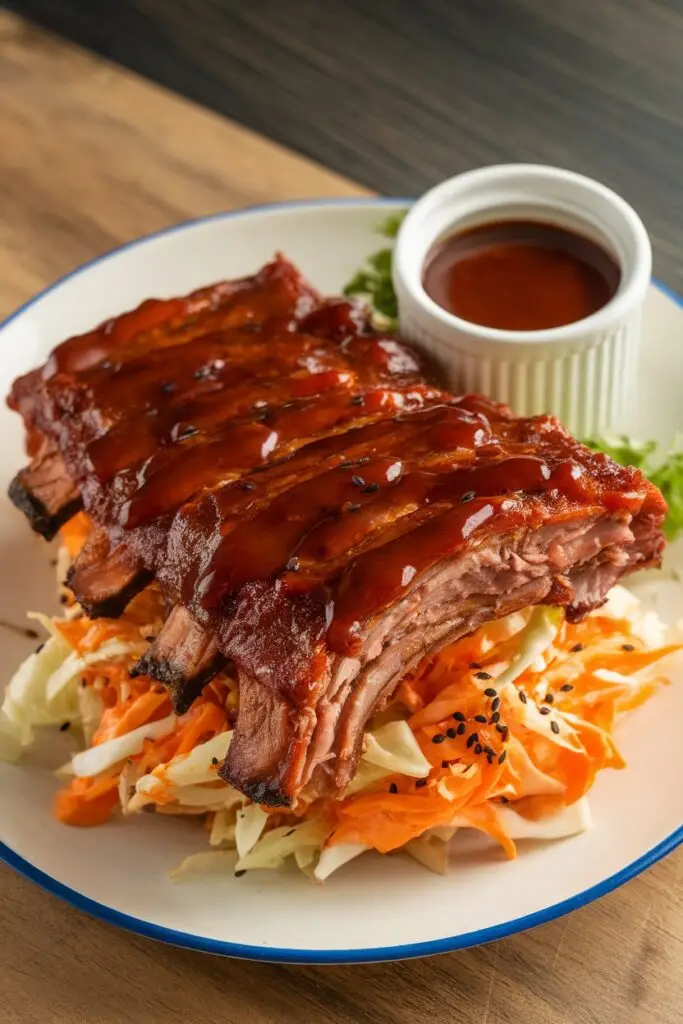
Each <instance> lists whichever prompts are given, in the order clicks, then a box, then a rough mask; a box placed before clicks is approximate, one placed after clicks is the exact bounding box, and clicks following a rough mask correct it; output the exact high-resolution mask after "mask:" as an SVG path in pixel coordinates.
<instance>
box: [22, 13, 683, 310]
mask: <svg viewBox="0 0 683 1024" xmlns="http://www.w3.org/2000/svg"><path fill="white" fill-rule="evenodd" d="M9 5H10V6H13V7H15V8H16V9H17V10H19V11H22V12H24V13H26V14H28V15H30V16H31V17H33V18H36V19H37V20H39V21H41V22H42V23H43V24H45V25H46V26H48V27H49V28H52V29H53V30H55V31H58V32H61V33H63V34H64V35H66V36H68V37H70V38H73V39H75V40H76V41H78V42H81V43H82V44H84V45H86V46H89V47H91V48H93V49H94V50H96V51H97V52H99V53H101V54H104V55H105V56H107V57H110V58H112V59H114V60H116V61H118V62H120V63H122V64H124V65H126V66H128V67H132V68H134V69H135V70H137V71H139V72H142V73H144V74H146V75H148V76H150V77H151V78H153V79H155V80H156V81H158V82H161V83H163V84H164V85H166V86H168V87H169V88H172V89H175V90H177V91H179V92H181V93H183V94H185V95H187V96H190V97H192V98H194V99H195V100H198V101H199V102H201V103H203V104H205V105H207V106H209V107H212V108H214V109H216V110H219V111H221V112H222V113H223V114H226V115H227V116H229V117H232V118H235V119H237V120H238V121H241V122H242V123H244V124H247V125H249V126H251V127H252V128H254V129H256V130H257V131H260V132H262V133H264V134H265V135H267V136H268V137H269V138H273V139H277V140H278V141H280V142H282V143H284V144H285V145H288V146H292V147H293V148H295V149H297V150H298V151H300V152H302V153H306V154H308V155H309V156H312V157H314V158H315V159H317V160H320V161H322V162H323V163H324V164H326V165H327V166H329V167H334V168H335V169H337V170H338V171H340V172H342V173H344V174H348V175H350V176H351V177H353V178H354V179H356V180H358V181H362V182H365V184H367V185H368V186H370V187H372V188H374V189H376V190H378V191H380V192H385V193H389V194H394V195H416V194H418V193H419V192H421V191H423V190H424V188H425V187H426V186H428V185H431V184H434V183H435V182H436V181H438V180H439V179H441V178H444V177H448V176H449V175H451V174H455V173H456V172H458V171H461V170H465V169H467V168H469V167H474V166H477V165H480V164H486V163H496V162H499V161H501V160H503V161H506V160H527V161H540V162H544V163H555V164H560V165H564V166H567V167H571V168H573V169H574V170H578V171H583V172H584V173H587V174H591V175H593V176H594V177H597V178H599V179H601V180H603V181H605V182H607V183H608V184H610V185H612V186H613V187H614V188H616V189H617V190H618V191H620V192H622V193H623V194H624V195H625V196H626V197H627V198H628V199H629V200H630V201H631V202H632V203H634V204H635V205H636V206H637V208H638V209H639V210H640V212H641V213H642V215H643V217H644V219H645V222H646V224H647V226H648V228H649V229H650V232H651V234H652V237H653V242H654V250H655V273H656V274H657V275H658V276H660V277H661V278H662V279H663V280H664V281H666V282H667V283H668V284H669V285H670V286H671V287H673V288H676V289H677V290H678V291H680V292H682V293H683V255H682V252H681V240H682V239H683V197H682V193H681V181H683V132H682V131H681V129H682V127H683V74H682V73H681V68H682V67H683V0H457V2H454V0H419V2H417V0H381V2H379V0H375V2H374V3H373V2H367V0H366V2H363V0H333V2H327V3H321V2H320V0H248V2H245V0H173V2H172V3H169V2H168V0H117V2H116V3H111V2H110V0H59V2H57V3H56V2H55V0H9Z"/></svg>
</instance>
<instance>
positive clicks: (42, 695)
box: [2, 635, 80, 746]
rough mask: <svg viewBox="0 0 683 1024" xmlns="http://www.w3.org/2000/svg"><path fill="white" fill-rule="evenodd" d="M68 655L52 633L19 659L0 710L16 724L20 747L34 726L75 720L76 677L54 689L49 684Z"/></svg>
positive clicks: (30, 736)
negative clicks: (36, 648)
mask: <svg viewBox="0 0 683 1024" xmlns="http://www.w3.org/2000/svg"><path fill="white" fill-rule="evenodd" d="M70 655H71V648H70V647H69V645H68V644H67V643H66V642H65V641H64V640H62V638H61V637H60V636H55V635H52V636H50V637H49V639H48V640H47V641H46V642H45V644H44V645H43V647H42V648H41V649H40V650H39V651H35V652H34V653H33V654H31V655H29V657H28V658H27V659H26V660H25V661H24V662H22V664H21V665H20V666H19V668H18V669H17V671H16V672H15V673H14V675H13V676H12V679H11V680H10V682H9V685H8V687H7V690H6V693H5V698H4V700H3V703H2V711H3V712H4V714H5V715H6V716H7V718H9V719H10V720H11V721H12V722H14V723H15V725H17V726H18V727H19V729H20V737H21V744H22V746H29V745H30V744H31V743H32V742H33V738H34V732H33V730H34V728H35V727H36V726H42V725H61V724H62V723H63V722H74V721H78V720H79V718H80V711H79V705H78V693H77V690H78V685H77V680H76V678H75V677H74V678H70V679H69V680H67V684H66V685H64V686H61V687H60V688H59V690H58V691H54V688H53V687H51V686H50V684H51V681H52V679H53V678H54V676H55V674H56V673H58V672H59V671H60V669H61V668H62V666H63V665H64V663H65V662H66V661H67V660H68V658H69V657H70Z"/></svg>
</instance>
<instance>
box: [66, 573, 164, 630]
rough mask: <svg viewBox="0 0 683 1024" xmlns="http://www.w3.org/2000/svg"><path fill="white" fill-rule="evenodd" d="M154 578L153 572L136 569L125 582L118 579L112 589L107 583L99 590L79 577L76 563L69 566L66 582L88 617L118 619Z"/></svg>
mask: <svg viewBox="0 0 683 1024" xmlns="http://www.w3.org/2000/svg"><path fill="white" fill-rule="evenodd" d="M153 579H154V574H153V573H151V572H148V571H147V570H140V569H136V570H135V571H134V573H133V574H131V575H130V576H129V577H128V579H126V580H125V582H122V581H121V580H116V581H115V583H114V584H113V586H111V587H110V589H106V585H105V589H102V590H100V591H99V592H98V591H96V590H94V588H93V585H92V584H91V585H90V586H88V585H87V584H86V582H85V581H84V580H83V579H81V578H79V572H78V568H77V564H76V563H74V565H71V566H69V569H68V570H67V574H66V580H65V581H64V582H65V585H66V586H67V587H69V589H70V590H71V591H73V594H74V597H75V598H76V600H77V601H78V603H79V604H80V606H81V608H82V609H83V611H84V612H85V614H86V615H87V616H88V618H90V619H118V618H119V616H120V615H122V614H123V612H124V611H125V609H126V607H127V605H129V604H130V602H131V601H132V600H133V598H134V597H136V596H137V595H138V594H139V593H140V591H142V590H144V589H145V587H146V586H148V585H149V584H150V583H151V582H152V580H153Z"/></svg>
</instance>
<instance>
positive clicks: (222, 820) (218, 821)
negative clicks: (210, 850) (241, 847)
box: [209, 807, 235, 847]
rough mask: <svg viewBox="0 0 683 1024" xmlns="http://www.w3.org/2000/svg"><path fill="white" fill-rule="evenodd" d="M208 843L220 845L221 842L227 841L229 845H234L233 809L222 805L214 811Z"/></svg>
mask: <svg viewBox="0 0 683 1024" xmlns="http://www.w3.org/2000/svg"><path fill="white" fill-rule="evenodd" d="M209 843H210V844H211V846H221V845H222V844H223V843H229V844H230V846H231V847H234V846H235V812H234V810H231V809H228V808H227V807H222V808H221V809H220V810H219V811H216V813H215V814H214V816H213V821H212V823H211V832H210V834H209Z"/></svg>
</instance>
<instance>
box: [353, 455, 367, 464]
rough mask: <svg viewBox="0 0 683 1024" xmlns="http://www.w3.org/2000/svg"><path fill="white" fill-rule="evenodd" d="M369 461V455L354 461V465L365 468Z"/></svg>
mask: <svg viewBox="0 0 683 1024" xmlns="http://www.w3.org/2000/svg"><path fill="white" fill-rule="evenodd" d="M369 461H370V456H369V455H361V457H360V458H359V459H356V465H357V466H367V464H368V462H369Z"/></svg>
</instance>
